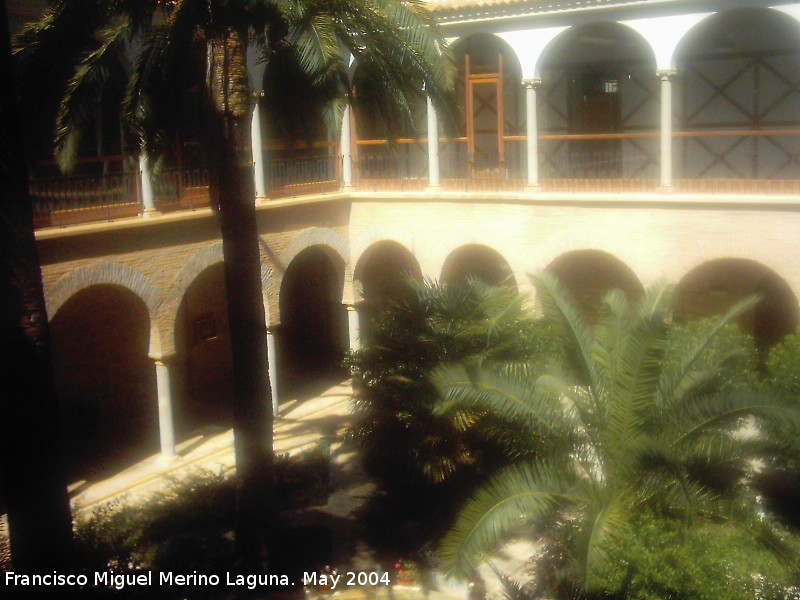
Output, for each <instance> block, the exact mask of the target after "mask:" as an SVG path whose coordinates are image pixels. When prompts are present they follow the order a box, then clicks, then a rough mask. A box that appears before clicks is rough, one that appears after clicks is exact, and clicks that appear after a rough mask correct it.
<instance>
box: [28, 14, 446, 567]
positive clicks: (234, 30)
mask: <svg viewBox="0 0 800 600" xmlns="http://www.w3.org/2000/svg"><path fill="white" fill-rule="evenodd" d="M19 41H20V43H21V48H20V50H19V52H18V56H19V59H20V64H21V65H22V68H23V73H24V74H25V75H24V76H25V78H26V79H27V80H31V79H35V78H37V77H45V78H47V77H51V78H54V79H56V80H58V83H59V85H58V87H56V88H55V89H58V90H61V91H62V92H63V96H62V98H61V102H60V104H59V108H58V115H57V119H56V139H55V143H56V155H57V158H58V160H59V163H60V164H61V165H63V166H69V165H70V164H71V163H72V162H74V159H75V156H76V152H77V148H78V145H79V141H80V136H81V133H82V132H83V131H84V129H85V128H86V126H87V124H88V123H89V122H90V121H91V114H92V110H93V109H92V107H93V106H94V102H93V101H94V99H95V98H96V97H97V95H98V93H100V92H101V91H102V88H103V85H104V84H105V83H106V82H107V81H108V79H109V76H110V73H111V69H110V68H109V65H110V64H111V63H113V62H115V61H118V56H119V54H120V53H124V52H126V51H127V52H129V53H130V52H131V49H134V50H133V53H134V54H135V62H134V64H133V66H132V68H131V70H130V72H129V76H128V81H127V91H126V95H125V100H124V102H123V105H122V110H121V114H122V118H123V123H124V125H125V127H126V130H127V132H128V135H129V137H130V146H131V147H132V148H136V149H137V150H139V151H140V152H143V153H145V154H146V155H147V156H148V157H149V158H151V159H153V158H157V157H158V156H159V155H161V154H163V152H164V150H165V148H166V146H167V145H168V144H167V141H166V140H171V139H175V136H174V135H173V133H174V131H175V129H176V127H177V122H178V118H177V116H178V114H180V109H181V105H182V100H183V99H185V98H186V97H187V95H191V94H192V93H193V92H194V93H197V90H200V94H201V95H202V97H203V99H204V103H205V111H204V119H205V123H204V128H205V134H206V138H207V144H206V150H207V155H208V158H209V169H210V179H211V182H210V183H211V202H212V207H213V208H214V210H215V211H216V213H217V216H218V219H219V225H220V231H221V235H222V241H223V253H224V257H225V282H226V289H227V300H228V307H229V322H230V330H231V353H232V358H233V365H234V373H233V379H234V398H235V399H234V445H235V455H236V466H237V480H238V483H239V495H238V502H239V504H238V508H239V510H238V515H239V520H238V523H237V527H236V543H237V546H238V548H239V551H240V553H241V555H242V556H244V557H249V560H250V562H257V561H258V560H259V558H258V557H259V556H260V553H261V552H263V550H264V548H265V547H266V543H265V540H264V539H263V536H267V535H268V533H265V532H267V531H268V528H269V527H268V526H269V523H268V521H269V519H267V520H266V521H265V510H264V509H263V508H262V507H265V506H266V507H269V506H270V505H271V502H270V500H269V499H270V497H271V495H272V492H271V483H270V474H271V469H272V446H271V444H272V442H271V434H270V432H271V429H272V421H273V415H272V413H271V400H270V398H271V390H270V388H269V380H268V377H267V373H268V368H267V367H268V365H267V356H266V325H265V319H264V314H265V311H264V306H263V300H262V290H261V263H260V249H259V238H258V232H257V227H256V213H255V207H254V197H255V192H254V184H253V173H252V169H253V166H252V155H251V152H250V145H251V140H250V115H251V113H252V108H253V96H252V95H251V93H250V91H249V89H248V81H247V76H248V73H247V66H246V63H247V59H246V52H247V48H248V46H252V47H255V48H257V49H258V51H259V52H260V57H261V60H263V61H265V62H267V64H268V65H269V63H270V61H273V60H280V59H281V57H285V56H286V55H287V52H290V53H291V54H292V55H293V57H294V59H295V64H296V65H297V67H298V68H300V69H301V70H302V72H303V73H304V74H305V75H306V76H307V77H308V78H310V79H311V81H312V82H314V83H315V84H317V85H318V86H319V89H322V90H324V91H325V93H326V94H331V91H332V90H334V91H337V92H338V93H339V94H340V95H346V94H347V93H348V91H349V86H348V85H347V83H346V81H347V80H346V75H345V70H346V67H347V59H349V57H350V56H351V55H352V56H353V57H354V58H355V59H356V61H359V62H360V63H361V64H365V65H372V66H375V67H376V68H378V69H379V71H380V72H381V73H382V75H383V77H382V78H381V79H380V80H379V81H375V82H373V85H375V86H379V87H380V88H382V89H383V90H384V91H385V92H386V93H387V94H388V95H390V96H391V98H392V99H393V100H394V101H395V104H396V105H397V106H399V107H400V109H401V110H406V111H408V112H409V113H410V111H411V107H412V105H413V104H414V98H415V97H417V96H420V95H421V94H422V93H423V92H422V90H423V84H424V86H425V87H424V89H425V90H426V91H425V93H427V94H428V95H430V96H431V97H432V99H433V101H434V102H435V103H436V104H437V105H438V106H439V107H441V108H444V107H445V106H446V103H445V96H446V94H447V93H448V90H449V88H450V86H451V80H452V67H451V64H450V61H449V60H448V59H447V55H446V53H443V50H442V48H443V42H442V39H441V37H440V36H439V34H438V32H437V30H436V29H435V27H434V23H433V20H432V18H431V17H430V15H429V14H428V13H427V12H426V11H425V10H424V8H422V6H421V3H420V2H416V1H415V2H407V1H401V0H288V1H287V0H78V1H75V0H71V1H67V0H59V1H57V2H55V3H54V4H53V5H52V6H51V7H50V8H49V9H48V10H47V11H46V12H45V14H44V15H43V17H42V18H41V20H40V21H39V22H38V23H35V24H33V25H31V26H30V27H28V28H27V29H26V30H25V31H24V32H23V34H22V35H21V36H20V38H19ZM75 65H77V68H75ZM73 69H74V70H73ZM64 74H69V76H68V77H67V78H66V79H64ZM50 85H52V83H51V84H50ZM31 87H33V86H31ZM23 89H29V88H28V87H23ZM266 92H267V94H276V95H277V94H279V93H280V91H279V90H266Z"/></svg>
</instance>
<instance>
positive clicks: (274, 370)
mask: <svg viewBox="0 0 800 600" xmlns="http://www.w3.org/2000/svg"><path fill="white" fill-rule="evenodd" d="M267 360H268V361H269V387H270V389H272V414H273V416H274V417H275V418H277V417H278V416H279V414H278V351H277V350H276V348H275V331H274V329H272V328H271V327H268V328H267Z"/></svg>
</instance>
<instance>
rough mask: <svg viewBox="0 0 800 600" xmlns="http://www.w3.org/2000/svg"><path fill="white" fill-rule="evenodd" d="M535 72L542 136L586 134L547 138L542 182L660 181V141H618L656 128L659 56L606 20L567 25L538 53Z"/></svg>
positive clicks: (639, 38)
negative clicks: (588, 180) (598, 180)
mask: <svg viewBox="0 0 800 600" xmlns="http://www.w3.org/2000/svg"><path fill="white" fill-rule="evenodd" d="M537 70H538V72H539V73H540V75H541V79H542V84H541V93H540V94H538V95H540V96H541V98H542V107H541V109H540V115H541V117H540V120H539V122H540V130H541V132H542V133H545V134H549V135H553V136H563V135H576V134H577V135H580V134H589V135H588V136H587V137H583V138H579V139H559V138H558V137H556V138H554V139H549V140H544V142H543V147H542V148H541V153H540V157H541V158H542V159H543V160H542V163H541V165H540V174H541V177H542V179H550V180H563V179H609V178H610V179H644V180H650V181H652V180H655V179H656V178H657V177H658V173H659V152H660V150H659V143H658V140H657V139H655V138H652V139H639V138H635V137H627V136H626V137H622V138H620V137H619V134H625V133H634V132H641V131H654V130H657V129H658V128H659V123H660V105H661V103H660V93H659V92H660V87H659V81H658V78H657V77H656V57H655V53H654V50H653V47H652V46H651V44H650V42H649V41H648V40H647V39H646V38H645V37H643V36H642V34H641V33H639V32H638V31H637V30H636V29H634V28H632V27H629V26H628V25H625V24H622V23H617V22H611V21H593V22H590V23H586V24H583V25H579V26H574V27H571V28H569V29H567V30H565V31H563V32H562V33H560V34H559V35H557V36H556V37H555V38H554V39H553V40H552V41H551V42H550V43H549V44H548V45H547V47H546V48H545V49H544V50H543V52H542V55H541V58H540V60H539V63H538V67H537ZM610 134H615V135H610ZM598 136H602V137H598Z"/></svg>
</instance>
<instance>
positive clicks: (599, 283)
mask: <svg viewBox="0 0 800 600" xmlns="http://www.w3.org/2000/svg"><path fill="white" fill-rule="evenodd" d="M547 270H548V271H550V272H552V273H554V274H555V275H556V276H557V277H558V279H559V281H560V282H561V284H562V285H563V286H564V287H566V288H567V289H568V290H569V291H570V292H571V293H572V295H573V297H574V298H575V301H576V303H577V305H578V308H579V309H580V310H581V312H582V313H583V315H584V317H585V318H586V319H587V321H588V322H590V323H596V322H597V321H598V319H599V317H600V311H601V309H602V300H603V298H604V297H605V296H606V294H607V293H608V292H610V291H611V290H615V289H619V290H622V291H623V292H624V293H625V296H626V297H627V298H628V300H629V301H631V302H634V301H636V300H638V299H639V298H641V296H642V295H643V294H644V287H643V286H642V284H641V282H640V281H639V278H638V277H636V274H635V273H634V272H633V271H632V270H631V268H630V267H629V266H628V265H626V264H625V263H624V262H622V261H621V260H620V259H618V258H617V257H616V256H614V255H613V254H609V253H608V252H603V251H601V250H572V251H570V252H566V253H564V254H561V255H560V256H558V257H556V258H555V260H553V261H552V262H551V263H550V264H549V265H548V266H547Z"/></svg>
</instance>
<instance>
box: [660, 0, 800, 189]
mask: <svg viewBox="0 0 800 600" xmlns="http://www.w3.org/2000/svg"><path fill="white" fill-rule="evenodd" d="M674 63H675V66H676V67H677V69H678V72H679V74H680V77H679V78H678V80H677V81H678V84H679V85H678V88H677V89H678V92H679V96H678V97H679V100H678V101H677V102H676V106H678V107H679V108H680V111H679V127H680V129H682V130H683V131H691V132H708V133H706V134H703V135H702V136H701V135H700V134H699V133H695V134H694V135H693V136H691V137H684V138H682V139H681V141H680V145H681V146H682V148H681V150H682V151H681V152H680V153H679V155H680V158H681V159H682V160H680V161H679V162H678V163H677V164H676V165H675V169H676V172H677V176H678V177H679V178H681V179H740V180H747V179H749V180H753V179H756V180H764V179H795V178H796V177H797V173H798V170H797V166H796V156H797V153H798V152H800V141H798V140H796V139H795V137H794V136H782V135H779V134H772V135H769V137H762V136H759V135H754V136H750V137H741V136H733V135H730V134H728V135H720V134H719V133H718V132H719V131H724V130H728V131H742V130H745V131H747V130H780V129H796V128H797V126H798V125H800V118H798V116H797V105H798V103H800V89H798V86H797V84H796V77H795V73H796V71H797V67H798V64H800V24H799V23H798V22H797V20H796V18H794V17H792V16H790V15H788V14H786V13H783V12H780V11H777V10H773V9H770V8H763V7H750V8H734V9H730V10H724V11H721V12H718V13H716V14H714V15H711V16H709V17H707V18H705V19H703V20H702V21H701V22H699V23H697V24H696V25H695V26H694V27H693V28H691V29H690V30H689V31H688V32H687V33H686V35H685V36H683V38H682V39H681V41H680V43H679V45H678V46H677V48H676V50H675V54H674Z"/></svg>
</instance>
